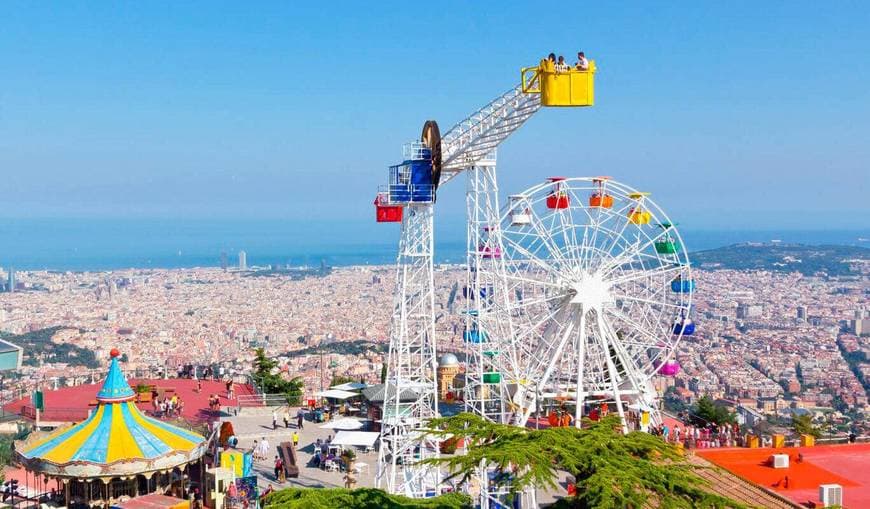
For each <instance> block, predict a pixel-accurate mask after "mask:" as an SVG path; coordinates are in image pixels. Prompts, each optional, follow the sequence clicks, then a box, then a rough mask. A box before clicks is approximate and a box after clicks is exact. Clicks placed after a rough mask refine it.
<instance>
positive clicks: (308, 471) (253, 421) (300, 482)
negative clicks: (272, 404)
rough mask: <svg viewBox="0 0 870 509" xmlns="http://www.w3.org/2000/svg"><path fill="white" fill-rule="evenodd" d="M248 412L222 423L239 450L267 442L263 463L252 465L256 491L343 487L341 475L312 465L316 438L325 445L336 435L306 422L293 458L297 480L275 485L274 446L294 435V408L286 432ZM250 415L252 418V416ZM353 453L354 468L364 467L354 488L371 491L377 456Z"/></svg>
mask: <svg viewBox="0 0 870 509" xmlns="http://www.w3.org/2000/svg"><path fill="white" fill-rule="evenodd" d="M256 410H259V409H255V410H254V411H249V410H248V409H243V411H242V413H241V414H240V415H238V416H232V417H224V418H222V419H221V420H222V421H230V422H232V423H233V430H234V431H235V433H236V436H237V437H238V438H239V449H245V450H249V449H251V447H253V445H254V440H257V441H262V440H263V438H265V439H266V440H267V441H268V442H269V455H268V456H267V458H268V459H267V460H265V461H263V460H260V461H255V462H254V470H255V471H256V473H257V475H258V477H259V478H260V487H261V488H265V487H266V486H269V485H273V486H275V487H276V489H277V488H282V487H283V488H286V487H290V486H300V487H308V488H337V487H344V473H343V472H327V471H325V470H321V469H320V468H317V467H314V466H310V465H312V458H313V457H314V443H315V442H316V441H317V439H318V438H319V439H320V440H321V441H325V440H326V439H327V437H329V436H335V434H336V431H335V430H332V429H322V428H320V426H322V425H323V424H322V423H314V422H311V421H308V420H306V421H305V423H304V424H303V429H301V430H299V447H298V448H297V454H298V459H299V465H298V466H299V477H298V478H295V479H294V478H291V479H287V482H286V483H285V484H283V485H278V484H277V483H276V480H275V474H274V466H275V456H277V455H278V450H277V447H278V444H279V443H281V442H289V441H290V440H292V436H293V432H294V431H296V419H295V416H296V411H297V408H292V409H291V410H290V415H292V416H294V419H293V422H292V423H291V424H290V428H285V427H284V423H283V422H281V421H280V418H279V424H278V428H277V429H274V430H273V429H272V414H271V413H262V414H259V415H258V413H259V412H256ZM252 414H253V415H252ZM355 450H356V453H357V459H356V464H357V465H359V464H362V463H365V464H366V467H364V468H363V471H362V472H361V473H360V474H359V475H357V476H356V478H357V483H358V484H357V486H358V487H373V486H374V485H375V470H376V469H377V463H378V454H377V453H376V452H375V453H364V452H363V451H362V450H361V449H360V448H355Z"/></svg>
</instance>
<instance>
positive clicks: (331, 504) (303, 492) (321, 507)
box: [263, 488, 471, 509]
mask: <svg viewBox="0 0 870 509" xmlns="http://www.w3.org/2000/svg"><path fill="white" fill-rule="evenodd" d="M263 507H264V508H265V509H374V508H378V509H381V508H383V509H471V499H470V498H469V497H468V496H467V495H463V494H460V493H447V494H445V495H439V496H437V497H432V498H422V499H412V498H407V497H403V496H401V495H390V494H388V493H387V492H385V491H382V490H377V489H373V488H359V489H355V490H346V489H342V488H287V489H283V490H279V491H276V492H274V493H272V494H271V495H269V496H268V497H266V501H265V503H264V505H263Z"/></svg>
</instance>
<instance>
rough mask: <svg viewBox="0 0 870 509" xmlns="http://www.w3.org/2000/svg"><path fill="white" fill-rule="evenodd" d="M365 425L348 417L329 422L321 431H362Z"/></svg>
mask: <svg viewBox="0 0 870 509" xmlns="http://www.w3.org/2000/svg"><path fill="white" fill-rule="evenodd" d="M363 426H365V424H364V423H363V422H362V421H358V420H356V419H350V418H347V417H343V418H341V419H336V420H334V421H330V422H327V423H326V424H324V425H323V426H320V428H321V429H346V430H354V429H360V428H362V427H363Z"/></svg>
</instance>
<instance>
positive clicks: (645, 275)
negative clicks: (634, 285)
mask: <svg viewBox="0 0 870 509" xmlns="http://www.w3.org/2000/svg"><path fill="white" fill-rule="evenodd" d="M684 269H685V267H683V266H682V265H671V266H668V265H662V266H661V267H656V268H653V269H648V270H645V271H635V272H630V273H628V274H625V275H620V276H617V277H614V278H613V279H611V280H610V281H611V283H612V284H613V285H614V286H617V285H621V284H623V283H630V282H634V281H640V280H643V279H652V278H654V277H658V276H667V275H668V274H671V273H673V272H682V271H683V270H684Z"/></svg>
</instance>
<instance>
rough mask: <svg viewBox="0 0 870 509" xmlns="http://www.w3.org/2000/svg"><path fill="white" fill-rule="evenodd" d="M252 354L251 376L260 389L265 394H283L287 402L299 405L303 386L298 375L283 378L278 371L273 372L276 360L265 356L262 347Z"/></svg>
mask: <svg viewBox="0 0 870 509" xmlns="http://www.w3.org/2000/svg"><path fill="white" fill-rule="evenodd" d="M254 355H255V358H254V374H253V375H252V378H253V379H254V382H256V383H257V385H258V386H259V387H260V390H261V391H263V392H264V393H267V394H284V395H285V396H286V397H287V403H288V404H290V405H294V406H295V405H300V404H301V403H302V393H303V391H304V388H305V382H304V380H303V379H302V378H301V377H298V376H297V377H295V378H293V379H291V380H285V379H284V378H283V377H282V376H281V374H280V373H277V372H276V373H273V371H275V368H277V367H278V362H277V361H275V360H274V359H270V358H269V357H268V356H266V352H265V350H263V349H262V348H257V349H256V350H255V354H254Z"/></svg>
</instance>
